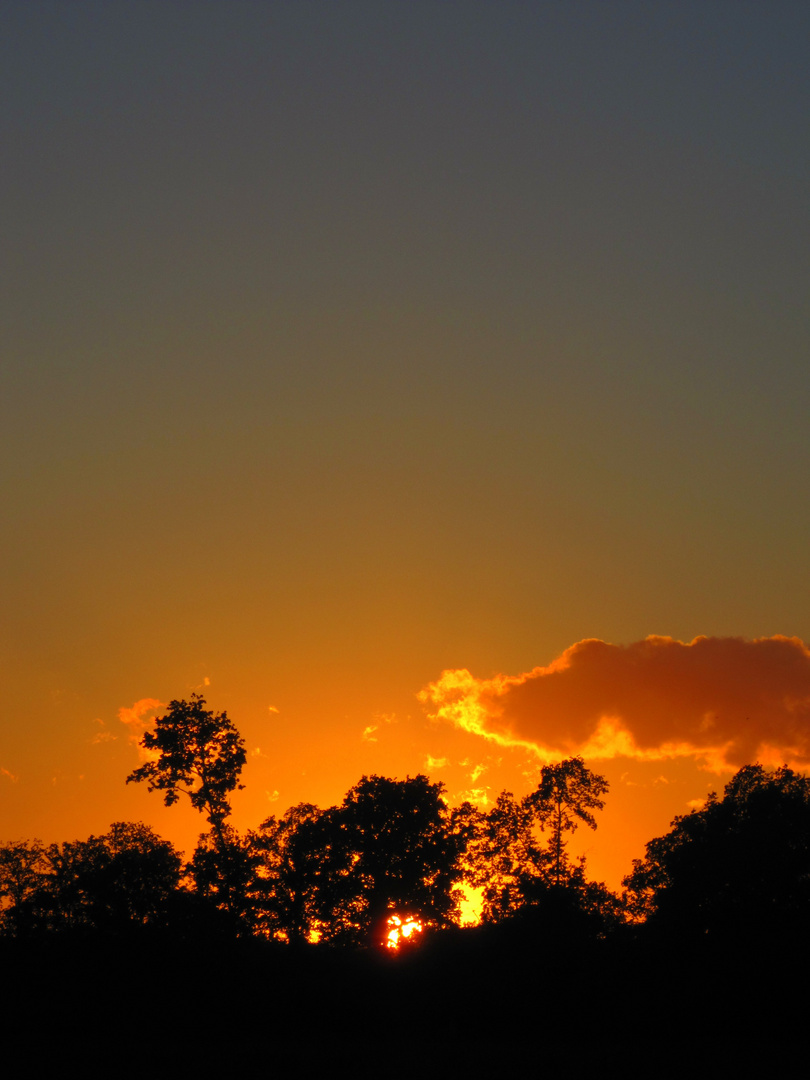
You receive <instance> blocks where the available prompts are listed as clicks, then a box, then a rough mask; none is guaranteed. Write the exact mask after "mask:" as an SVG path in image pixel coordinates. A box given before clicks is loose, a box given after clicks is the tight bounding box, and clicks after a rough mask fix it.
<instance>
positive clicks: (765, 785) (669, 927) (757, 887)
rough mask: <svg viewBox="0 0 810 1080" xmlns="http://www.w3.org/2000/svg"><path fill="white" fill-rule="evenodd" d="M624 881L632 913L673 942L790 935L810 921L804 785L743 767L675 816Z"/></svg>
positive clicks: (800, 779)
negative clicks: (697, 805)
mask: <svg viewBox="0 0 810 1080" xmlns="http://www.w3.org/2000/svg"><path fill="white" fill-rule="evenodd" d="M672 826H673V827H672V830H671V831H670V832H669V833H667V834H666V836H661V837H658V838H656V839H654V840H651V841H650V842H649V843H648V844H647V849H646V855H645V857H644V858H643V859H637V860H635V861H634V864H633V866H634V869H633V872H632V874H630V875H629V876H628V877H627V878H626V879H625V882H624V884H625V888H626V890H627V896H628V899H629V903H630V908H631V910H632V911H633V912H634V914H635V915H636V917H637V918H646V919H647V920H648V921H649V924H650V927H651V928H652V929H658V930H660V931H664V932H667V933H674V934H678V935H681V936H683V935H686V936H695V935H704V934H707V933H708V934H712V935H715V936H717V935H727V936H734V937H738V936H739V935H740V934H742V933H744V934H745V935H746V936H748V937H749V938H751V937H756V936H758V935H760V936H762V935H764V936H766V937H767V936H772V935H773V934H775V933H776V934H779V935H786V934H787V935H790V934H794V933H796V932H798V931H801V932H802V933H806V931H805V930H803V929H802V928H803V927H804V926H805V925H806V920H807V915H808V914H810V779H808V777H806V776H801V775H799V774H797V773H795V772H793V771H792V770H791V769H789V768H787V767H786V766H783V767H782V768H780V769H777V770H776V771H775V772H768V771H767V770H766V769H764V768H763V766H761V765H747V766H745V767H744V768H742V769H740V771H739V772H738V773H737V774H736V775H735V776H734V777H733V779H732V780H730V781H729V783H728V784H727V785H726V788H725V792H724V795H723V798H722V799H719V798H718V797H717V795H716V794H714V793H712V794H711V795H710V796H709V798H708V799H707V801H706V805H705V806H704V807H703V808H702V809H700V810H693V811H692V812H691V813H689V814H685V815H682V816H679V817H676V818H675V820H674V821H673V822H672Z"/></svg>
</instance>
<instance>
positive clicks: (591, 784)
mask: <svg viewBox="0 0 810 1080" xmlns="http://www.w3.org/2000/svg"><path fill="white" fill-rule="evenodd" d="M607 790H608V782H607V780H606V779H605V778H604V776H600V775H599V774H598V773H595V772H591V770H590V769H588V768H587V767H586V766H585V762H584V761H583V760H582V758H579V757H576V758H569V759H568V760H567V761H561V762H560V763H559V765H544V766H543V768H542V770H541V772H540V783H539V784H538V786H537V790H536V791H535V792H534V793H533V794H532V795H530V796H529V799H528V802H529V805H530V806H531V808H532V812H533V813H534V815H535V819H536V821H537V823H538V824H539V826H540V828H541V829H543V830H548V831H549V832H550V833H551V841H550V844H549V852H550V854H551V856H552V866H553V870H552V873H553V876H554V884H555V885H557V886H560V885H562V884H564V882H565V879H566V877H567V876H568V875H569V873H570V864H569V860H568V856H567V853H566V850H565V848H566V841H565V838H564V834H565V833H567V832H574V831H575V830H576V828H577V826H578V825H579V823H580V822H583V823H584V824H585V825H587V826H588V828H590V829H595V828H596V819H595V817H594V816H593V813H592V811H593V810H601V809H602V808H603V807H604V805H605V804H604V800H603V799H602V798H600V796H602V795H604V794H605V793H606V792H607Z"/></svg>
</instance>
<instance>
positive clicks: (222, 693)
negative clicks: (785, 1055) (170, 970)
mask: <svg viewBox="0 0 810 1080" xmlns="http://www.w3.org/2000/svg"><path fill="white" fill-rule="evenodd" d="M809 51H810V5H808V4H807V3H804V2H801V0H797V2H780V0H769V2H768V3H760V2H751V3H749V2H747V0H729V2H719V0H699V2H690V0H677V2H676V0H672V2H656V0H640V2H624V0H615V2H604V0H593V2H588V0H570V2H550V0H546V2H543V0H536V2H534V3H528V2H521V3H519V2H510V0H498V2H497V3H495V2H492V3H479V2H476V0H443V2H441V3H440V2H432V3H424V2H420V0H408V2H407V3H400V2H386V0H375V2H354V0H341V2H340V3H335V2H334V0H322V2H320V0H301V2H293V0H289V2H266V3H260V2H242V0H227V2H224V0H223V2H213V0H211V2H208V0H197V2H191V0H189V2H176V0H138V2H137V3H133V2H126V3H123V2H117V0H103V2H82V0H75V2H67V0H63V2H40V0H6V2H4V3H3V4H2V5H0V154H2V168H0V214H1V215H2V234H1V235H2V242H0V274H2V313H3V315H2V322H1V323H0V348H1V350H2V355H1V356H0V440H2V454H0V469H1V470H2V492H3V498H2V506H3V513H2V530H1V531H0V538H1V542H2V563H0V566H2V571H1V572H0V585H1V586H2V589H1V591H0V679H1V680H2V694H1V695H0V842H5V841H7V840H13V839H21V838H32V837H35V836H36V837H39V838H41V839H42V840H44V841H55V840H68V839H76V838H83V837H86V836H87V835H89V834H90V833H101V832H104V831H106V830H107V829H108V827H109V825H110V823H111V822H113V821H117V820H143V821H145V822H147V823H149V824H151V825H152V826H153V827H154V828H155V829H156V830H157V831H158V832H160V833H161V834H163V835H164V836H166V837H167V838H169V839H172V840H173V841H174V842H176V843H177V844H178V845H179V846H180V847H181V848H185V849H186V851H187V852H188V853H190V849H191V846H192V845H193V842H194V839H195V837H196V834H197V833H198V832H199V831H200V828H201V826H202V822H201V820H200V818H199V815H195V814H194V813H193V812H192V811H191V810H189V809H188V808H186V807H172V808H169V809H166V808H164V807H163V805H162V803H161V800H160V798H159V796H158V795H157V794H152V795H150V794H148V793H147V792H146V790H145V789H144V788H143V787H140V786H135V785H129V786H127V785H126V784H125V778H126V776H127V774H128V773H129V772H130V771H131V770H132V769H134V768H135V767H136V766H137V765H138V763H139V757H138V748H137V741H138V738H139V737H140V735H141V734H142V732H143V730H144V727H145V725H146V724H148V723H149V721H150V720H151V719H153V718H154V717H155V716H156V715H157V714H158V713H159V712H160V707H161V704H165V703H167V702H169V701H170V700H171V699H174V698H187V697H188V696H189V695H190V694H191V693H192V692H195V691H196V692H199V693H203V694H204V695H205V697H206V698H207V700H208V703H209V705H210V706H211V707H212V708H215V709H217V710H223V709H225V710H227V712H228V715H229V716H230V717H231V719H232V720H233V721H234V722H235V724H236V726H237V727H238V728H239V730H240V731H241V732H242V734H243V735H244V737H245V739H246V742H247V746H248V750H249V754H250V756H249V760H248V765H247V767H246V769H245V772H244V775H243V780H244V783H245V785H246V787H245V790H244V791H242V792H240V793H239V794H238V795H237V796H236V797H235V799H234V821H235V824H236V825H237V826H239V827H240V828H248V827H250V826H255V825H257V824H258V823H259V822H260V821H261V820H262V819H263V818H264V817H266V816H267V815H268V814H271V813H281V812H283V811H284V810H285V809H286V808H287V807H288V806H290V805H292V804H295V803H298V802H301V801H310V802H316V803H318V804H319V805H322V806H327V805H330V804H332V803H334V802H336V801H338V800H339V799H340V798H341V797H342V795H343V794H344V793H345V791H346V790H347V789H348V788H349V787H350V786H351V785H352V784H354V783H356V782H357V781H358V780H359V779H360V777H361V776H362V775H363V774H369V773H381V774H385V775H389V776H398V777H401V778H404V777H405V776H406V775H408V774H410V775H414V774H416V773H418V772H426V773H428V774H429V775H430V777H431V778H432V779H434V780H441V781H443V782H444V783H445V784H446V785H447V792H448V796H449V797H450V799H451V801H457V800H459V799H461V798H465V797H468V798H474V799H476V800H478V801H479V802H480V804H481V805H482V806H484V807H486V805H487V804H488V802H487V801H488V800H489V801H492V800H493V799H494V798H495V796H496V795H497V793H498V792H499V791H500V790H502V789H504V788H507V789H509V790H511V791H513V792H514V793H515V794H518V795H523V794H526V793H527V792H528V791H529V790H531V789H532V787H533V786H534V785H535V784H536V782H537V777H538V772H539V769H540V767H541V766H542V765H543V764H544V763H545V762H547V761H552V760H559V759H560V758H561V757H565V756H569V755H571V754H575V753H583V754H584V755H585V757H586V760H587V763H588V764H589V765H590V766H591V767H592V768H594V769H596V770H597V771H599V772H602V773H604V774H605V775H606V776H607V778H608V779H609V780H610V783H611V790H610V794H609V795H608V798H607V805H606V808H605V810H604V812H603V813H602V814H601V815H600V816H599V829H598V830H597V832H596V833H590V832H588V831H587V830H585V833H586V835H584V836H582V837H581V843H580V844H579V847H578V850H581V851H583V852H585V853H587V856H588V866H589V873H590V874H591V875H592V876H594V877H596V878H598V879H604V880H605V881H606V882H607V883H608V884H609V885H611V886H612V887H617V886H618V885H619V883H620V880H621V877H622V875H623V874H625V873H627V872H628V871H629V870H630V868H631V860H632V859H633V858H634V857H639V856H641V855H642V853H643V845H644V842H645V841H646V840H648V839H651V838H652V837H653V836H655V835H660V834H661V833H662V832H664V831H666V829H667V827H668V825H669V822H670V821H671V819H672V818H673V817H674V815H675V814H679V813H685V812H687V811H688V809H689V807H690V805H696V804H697V801H699V800H701V799H703V798H705V796H706V794H707V792H708V791H710V790H713V789H714V790H721V789H722V787H723V785H724V784H725V783H726V782H727V780H728V779H729V778H730V776H731V775H732V773H733V770H734V769H736V768H737V767H739V765H741V764H743V763H746V762H749V761H754V760H761V761H765V762H768V763H771V764H774V763H776V764H781V763H782V762H783V761H784V762H788V763H792V764H794V765H796V766H798V767H808V766H810V651H808V649H807V648H806V647H805V645H804V644H803V642H806V641H810V572H809V571H808V566H809V565H810V558H809V552H810V545H809V544H808V540H809V539H810V500H809V499H808V495H807V492H808V480H807V477H808V475H809V474H810V436H809V435H808V416H810V328H809V327H810V321H809V320H808V310H809V307H808V300H809V299H810V297H809V295H808V294H809V293H810V289H809V288H808V286H810V199H808V192H810V131H809V130H808V127H809V123H810V122H809V121H808V117H810V67H808V63H807V58H808V55H809ZM577 836H578V839H579V837H580V834H577Z"/></svg>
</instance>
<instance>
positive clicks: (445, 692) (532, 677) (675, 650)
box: [419, 636, 810, 770]
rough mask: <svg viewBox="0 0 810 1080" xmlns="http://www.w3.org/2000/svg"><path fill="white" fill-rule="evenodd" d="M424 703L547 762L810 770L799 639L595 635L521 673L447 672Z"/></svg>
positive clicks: (804, 655)
mask: <svg viewBox="0 0 810 1080" xmlns="http://www.w3.org/2000/svg"><path fill="white" fill-rule="evenodd" d="M419 698H420V700H421V701H422V702H424V703H425V704H427V705H429V706H432V707H433V710H432V712H431V715H432V717H433V718H434V719H436V720H443V721H447V722H449V723H452V724H454V725H455V726H456V727H458V728H461V729H463V730H466V731H468V732H471V733H473V734H476V735H480V736H482V737H483V738H486V739H488V740H490V741H492V742H494V743H496V744H498V745H500V746H504V747H510V746H511V747H523V748H526V749H531V750H533V751H534V752H535V753H536V754H537V755H538V756H539V757H541V758H543V759H545V760H548V761H553V760H559V759H561V758H564V757H569V756H571V755H573V754H580V755H582V756H583V757H585V758H597V759H598V758H602V759H606V758H613V757H618V756H627V757H635V758H642V759H647V760H651V759H657V758H667V757H677V756H682V755H691V756H694V757H697V758H699V759H701V761H702V763H703V764H704V765H705V766H706V767H707V768H710V769H714V770H722V769H728V768H737V767H739V766H740V765H743V764H745V763H747V762H752V761H761V762H763V763H769V764H781V763H782V762H787V763H790V764H794V765H797V766H799V767H801V766H806V765H808V764H810V649H808V647H807V646H806V645H805V644H804V642H802V641H801V640H800V639H799V638H787V637H781V636H774V637H770V638H757V639H755V640H753V641H751V640H745V639H743V638H712V637H697V638H695V639H694V641H692V642H689V643H688V644H687V643H684V642H682V641H676V640H675V639H673V638H669V637H648V638H646V639H645V640H644V641H637V642H634V643H633V644H631V645H610V644H608V643H607V642H605V641H600V640H598V639H595V638H590V639H586V640H584V641H580V642H577V644H575V645H572V646H571V647H570V648H569V649H566V650H565V652H564V653H563V654H562V655H561V656H560V657H559V658H558V659H557V660H555V661H554V662H553V663H552V664H550V665H549V666H548V667H537V668H535V669H534V670H533V671H530V672H527V673H525V674H523V675H517V676H507V675H495V676H493V677H492V678H490V679H476V678H475V677H474V676H473V675H471V674H470V672H469V671H466V670H457V671H445V672H443V673H442V675H441V677H440V678H439V679H438V680H437V681H436V682H434V683H431V684H430V685H429V686H427V687H425V688H424V689H423V690H422V691H421V693H420V694H419Z"/></svg>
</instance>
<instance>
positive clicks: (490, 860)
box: [468, 791, 549, 922]
mask: <svg viewBox="0 0 810 1080" xmlns="http://www.w3.org/2000/svg"><path fill="white" fill-rule="evenodd" d="M535 826H536V821H535V814H534V811H533V809H532V806H531V804H530V803H529V800H528V798H526V799H520V800H519V799H516V798H515V797H514V795H512V793H511V792H509V791H502V792H501V794H500V795H499V796H498V797H497V799H496V800H495V805H494V806H493V808H492V809H491V810H490V811H489V813H488V814H487V815H486V816H485V817H484V818H483V821H482V822H481V827H480V828H479V830H478V833H477V836H476V837H475V838H474V839H473V841H472V843H471V845H470V848H469V849H468V851H469V852H470V854H469V855H468V859H469V861H470V862H471V864H472V872H471V874H470V875H469V880H470V883H471V884H472V885H474V886H477V887H479V888H481V889H482V890H483V909H482V918H483V920H484V921H485V922H499V921H500V920H501V919H504V918H506V917H507V916H508V915H512V914H514V913H515V912H516V911H518V910H519V909H520V908H521V907H522V906H523V905H524V904H526V903H528V902H530V901H531V900H532V899H535V898H536V895H537V891H538V883H542V882H545V880H546V873H547V868H548V862H549V857H548V854H547V852H546V850H545V848H544V847H543V846H542V844H541V843H540V839H539V836H538V830H537V829H536V827H535Z"/></svg>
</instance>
